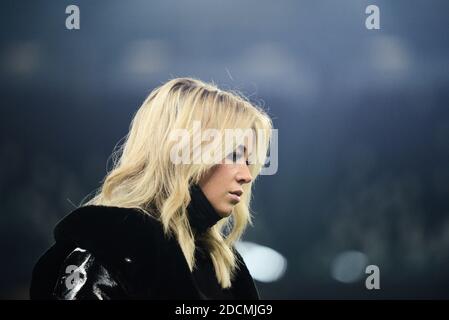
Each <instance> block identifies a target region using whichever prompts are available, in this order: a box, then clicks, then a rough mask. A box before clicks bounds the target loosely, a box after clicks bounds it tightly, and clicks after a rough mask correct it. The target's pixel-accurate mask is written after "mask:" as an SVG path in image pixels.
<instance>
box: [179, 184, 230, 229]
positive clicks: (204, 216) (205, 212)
mask: <svg viewBox="0 0 449 320" xmlns="http://www.w3.org/2000/svg"><path fill="white" fill-rule="evenodd" d="M190 198H191V201H190V203H189V205H188V206H187V214H188V218H189V222H190V226H191V228H192V230H193V231H194V232H195V233H197V234H198V233H204V232H205V231H207V230H208V229H209V228H210V227H212V226H213V225H215V224H216V223H217V222H218V221H219V220H221V219H222V217H221V216H220V215H219V214H218V213H217V212H216V210H215V209H214V207H213V206H212V204H211V203H210V202H209V200H208V199H207V198H206V195H205V194H204V193H203V191H202V190H201V188H200V187H199V186H198V185H192V186H191V187H190Z"/></svg>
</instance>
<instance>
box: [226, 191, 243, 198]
mask: <svg viewBox="0 0 449 320" xmlns="http://www.w3.org/2000/svg"><path fill="white" fill-rule="evenodd" d="M229 193H231V194H235V195H236V196H238V197H241V196H242V194H243V191H242V190H235V191H231V192H229Z"/></svg>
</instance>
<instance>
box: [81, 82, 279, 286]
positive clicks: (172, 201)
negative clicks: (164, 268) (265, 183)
mask: <svg viewBox="0 0 449 320" xmlns="http://www.w3.org/2000/svg"><path fill="white" fill-rule="evenodd" d="M193 121H200V123H201V127H202V128H201V129H207V128H215V129H218V130H219V132H221V133H222V134H223V132H224V130H225V129H229V128H231V129H235V128H245V129H246V128H251V129H253V130H257V131H258V133H260V132H262V133H263V138H264V139H261V140H263V141H265V142H264V143H263V144H257V143H256V148H258V149H257V151H258V152H259V151H261V152H262V154H264V155H266V153H267V150H268V144H269V138H270V135H271V128H272V122H271V119H270V117H269V116H268V115H267V114H266V113H265V112H264V111H263V110H262V109H261V108H260V107H259V106H256V105H254V104H252V103H250V102H249V101H248V100H247V99H246V98H245V97H244V96H242V95H241V94H239V93H238V92H236V91H223V90H220V89H219V88H218V87H217V86H216V85H214V84H209V83H205V82H202V81H200V80H197V79H193V78H176V79H172V80H169V81H168V82H166V83H165V84H163V85H161V86H159V87H157V88H156V89H154V90H153V91H152V92H151V93H150V94H149V96H148V97H147V98H146V100H145V101H144V102H143V104H142V106H141V107H140V108H139V109H138V110H137V112H136V114H135V115H134V118H133V120H132V122H131V124H130V130H129V132H128V134H127V136H126V137H125V140H124V143H123V144H122V145H120V146H119V148H118V150H116V151H114V153H113V162H114V163H113V166H112V169H111V170H110V171H109V172H108V173H107V175H106V177H105V178H104V181H103V183H102V186H101V187H100V188H99V189H98V190H97V191H96V194H95V196H94V197H93V198H92V199H91V200H89V201H88V202H86V203H85V204H83V206H84V205H109V206H118V207H126V208H136V209H139V210H140V211H141V212H143V213H145V214H151V215H153V216H155V217H156V218H157V219H158V220H159V221H160V222H161V223H162V225H163V229H164V233H165V234H166V235H168V236H172V235H174V236H175V237H176V239H177V241H178V243H179V245H180V247H181V249H182V252H183V254H184V256H185V258H186V260H187V263H188V266H189V268H190V270H191V271H192V270H193V269H194V267H195V238H194V234H193V232H192V229H191V227H190V224H189V220H188V218H187V214H186V209H187V205H188V203H189V202H190V194H189V186H190V185H191V184H193V183H198V182H199V181H200V179H201V177H203V176H204V175H205V174H206V172H207V171H208V170H209V169H211V168H212V166H213V164H182V165H179V164H178V165H176V164H174V163H172V161H170V150H171V148H172V147H173V144H174V142H172V141H170V132H171V131H172V130H174V129H178V128H183V129H188V130H189V129H191V125H192V122H193ZM189 133H192V131H191V130H190V131H189ZM221 147H223V145H221V146H219V148H221ZM192 151H193V150H192ZM227 151H229V150H227ZM231 151H232V150H231ZM225 152H226V151H225ZM225 154H227V153H225ZM264 161H265V160H264ZM262 167H263V163H260V162H258V163H255V164H250V165H249V170H250V173H251V175H252V177H253V180H252V182H250V183H248V184H245V185H243V186H242V187H243V189H244V193H243V195H242V201H240V203H238V204H237V205H236V206H235V207H234V210H233V214H232V215H231V216H229V217H226V218H223V219H221V220H220V221H219V222H218V223H216V224H215V225H214V226H213V227H211V228H210V229H208V230H207V231H206V232H205V233H204V234H203V235H202V236H201V240H202V241H204V243H205V244H206V245H207V248H208V250H209V253H210V257H211V259H212V262H213V265H214V268H215V274H216V277H217V280H218V282H219V284H220V285H221V287H222V288H229V287H230V286H231V281H232V279H233V277H234V275H235V272H236V268H237V267H238V265H237V260H236V256H235V254H234V252H233V244H234V243H235V242H236V241H237V240H239V239H240V237H241V235H242V234H243V232H244V230H245V228H246V227H247V224H248V223H249V224H250V225H252V217H251V213H250V200H251V189H252V185H253V183H254V181H255V179H256V177H257V176H258V175H259V173H260V171H261V169H262ZM151 208H154V209H155V210H153V209H151ZM226 230H227V232H225V231H226Z"/></svg>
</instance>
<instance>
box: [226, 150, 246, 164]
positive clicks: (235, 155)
mask: <svg viewBox="0 0 449 320" xmlns="http://www.w3.org/2000/svg"><path fill="white" fill-rule="evenodd" d="M242 156H243V154H242V153H240V152H236V151H234V152H232V153H230V154H229V156H228V159H230V160H232V162H234V163H235V162H237V160H239V159H240V158H242Z"/></svg>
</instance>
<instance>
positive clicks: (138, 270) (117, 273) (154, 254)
mask: <svg viewBox="0 0 449 320" xmlns="http://www.w3.org/2000/svg"><path fill="white" fill-rule="evenodd" d="M193 190H194V191H193V192H191V196H192V201H191V202H190V204H189V207H188V212H189V221H190V224H191V226H192V228H193V229H194V232H195V234H196V233H199V232H204V231H205V230H206V229H207V228H209V227H210V226H212V225H213V224H214V223H216V222H217V221H218V220H219V219H220V217H219V216H218V214H217V213H216V212H215V211H214V210H213V207H212V206H211V204H210V203H209V202H208V201H207V198H206V197H205V196H204V194H203V193H202V192H201V190H200V189H199V188H196V187H195V188H194V189H193ZM54 236H55V240H56V242H55V244H54V245H53V246H52V247H51V248H50V249H49V250H48V251H47V252H46V253H45V254H44V255H43V256H42V257H41V258H40V259H39V261H38V262H37V264H36V265H35V267H34V269H33V274H32V282H31V287H30V297H31V299H251V300H253V299H254V300H257V299H259V294H258V291H257V288H256V286H255V284H254V281H253V279H252V277H251V275H250V274H249V271H248V269H247V267H246V265H245V263H244V261H243V259H242V257H241V255H240V254H239V253H238V252H237V250H235V249H234V248H233V250H234V252H235V254H236V256H237V258H238V265H239V268H238V272H237V275H236V277H235V278H234V279H233V281H232V286H231V288H229V289H222V288H221V287H220V286H219V284H218V281H217V279H216V277H215V272H214V269H213V265H212V262H211V260H210V257H209V255H208V254H207V250H206V249H205V247H203V246H202V245H201V243H200V242H196V243H197V250H196V254H195V257H196V259H197V264H198V268H197V269H195V270H194V271H193V272H190V270H189V268H188V265H187V262H186V260H185V257H184V255H183V253H182V251H181V248H180V246H179V244H178V242H177V241H176V240H175V239H174V237H170V238H167V237H166V236H165V235H164V233H163V230H162V224H161V223H160V222H159V221H158V220H156V219H155V218H153V217H151V216H148V215H145V214H142V213H141V212H139V211H137V210H136V209H130V208H120V207H112V206H93V205H90V206H84V207H80V208H78V209H75V210H74V211H73V212H71V213H70V214H69V215H68V216H66V217H65V218H64V219H63V220H62V221H61V222H59V223H58V225H57V226H56V228H55V230H54Z"/></svg>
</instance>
